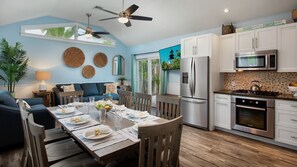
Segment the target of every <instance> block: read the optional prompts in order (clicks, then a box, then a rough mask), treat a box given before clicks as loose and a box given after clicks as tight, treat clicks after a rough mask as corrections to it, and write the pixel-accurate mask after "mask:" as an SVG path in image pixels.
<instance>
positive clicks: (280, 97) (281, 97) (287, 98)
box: [214, 90, 297, 101]
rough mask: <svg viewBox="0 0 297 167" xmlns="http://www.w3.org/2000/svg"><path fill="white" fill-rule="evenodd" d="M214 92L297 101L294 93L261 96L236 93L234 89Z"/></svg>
mask: <svg viewBox="0 0 297 167" xmlns="http://www.w3.org/2000/svg"><path fill="white" fill-rule="evenodd" d="M214 93H218V94H227V95H238V96H248V97H261V98H269V99H276V100H293V101H297V97H295V96H293V94H280V95H278V96H261V95H253V94H241V93H234V92H232V90H218V91H214Z"/></svg>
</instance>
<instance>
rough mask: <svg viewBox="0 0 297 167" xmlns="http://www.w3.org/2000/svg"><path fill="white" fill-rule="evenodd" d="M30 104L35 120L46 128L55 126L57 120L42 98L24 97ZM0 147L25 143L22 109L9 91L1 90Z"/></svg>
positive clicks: (29, 110)
mask: <svg viewBox="0 0 297 167" xmlns="http://www.w3.org/2000/svg"><path fill="white" fill-rule="evenodd" d="M23 100H25V101H26V102H27V103H28V104H29V105H30V106H31V109H28V112H31V113H33V116H34V120H36V122H37V123H38V124H41V125H44V127H45V128H46V129H50V128H54V127H55V120H54V118H53V117H52V116H51V115H50V114H49V112H48V110H47V108H46V107H45V106H44V105H43V99H42V98H30V99H23ZM0 132H1V134H2V135H1V136H2V137H0V149H2V148H8V147H10V146H13V145H19V144H22V143H23V140H24V135H23V128H22V123H21V115H20V109H19V108H18V105H17V104H16V103H15V99H14V98H13V97H12V96H11V94H10V93H9V92H8V91H3V90H2V91H0Z"/></svg>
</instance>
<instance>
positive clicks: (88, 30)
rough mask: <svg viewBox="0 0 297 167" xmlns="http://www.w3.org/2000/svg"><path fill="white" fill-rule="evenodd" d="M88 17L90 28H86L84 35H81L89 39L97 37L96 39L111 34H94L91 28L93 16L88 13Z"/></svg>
mask: <svg viewBox="0 0 297 167" xmlns="http://www.w3.org/2000/svg"><path fill="white" fill-rule="evenodd" d="M86 15H87V17H88V27H87V28H86V32H85V33H84V34H79V35H86V36H87V38H88V37H92V36H93V37H95V38H101V36H100V35H108V34H110V33H109V32H99V31H98V32H94V31H93V30H92V28H91V27H90V17H91V16H92V15H91V14H90V13H87V14H86Z"/></svg>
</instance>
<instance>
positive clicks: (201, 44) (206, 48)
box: [181, 34, 211, 58]
mask: <svg viewBox="0 0 297 167" xmlns="http://www.w3.org/2000/svg"><path fill="white" fill-rule="evenodd" d="M210 41H211V34H207V35H201V36H195V37H190V38H185V39H182V40H181V58H186V57H203V56H210V52H211V47H210Z"/></svg>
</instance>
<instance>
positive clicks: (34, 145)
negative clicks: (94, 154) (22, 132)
mask: <svg viewBox="0 0 297 167" xmlns="http://www.w3.org/2000/svg"><path fill="white" fill-rule="evenodd" d="M28 123H29V134H30V135H29V136H31V140H30V141H31V142H30V143H31V152H32V166H33V167H49V166H50V165H51V163H50V162H49V155H48V149H47V148H48V147H47V146H46V145H45V144H44V138H45V131H44V127H43V126H41V125H38V124H36V123H35V122H34V119H33V116H32V114H30V115H29V117H28ZM73 143H74V142H73ZM63 146H64V145H60V146H58V147H55V150H60V151H62V150H65V151H66V152H65V151H64V153H67V152H69V150H71V149H72V146H70V145H68V146H67V148H65V147H63ZM89 166H90V167H93V166H94V167H95V166H97V167H98V166H100V164H98V163H97V161H95V160H94V159H93V158H91V157H90V156H89V155H88V154H86V153H82V154H76V155H75V156H72V157H68V158H67V157H65V158H63V159H62V160H61V161H58V162H56V163H54V164H52V165H51V167H89Z"/></svg>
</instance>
